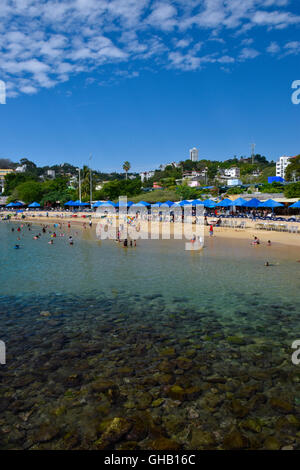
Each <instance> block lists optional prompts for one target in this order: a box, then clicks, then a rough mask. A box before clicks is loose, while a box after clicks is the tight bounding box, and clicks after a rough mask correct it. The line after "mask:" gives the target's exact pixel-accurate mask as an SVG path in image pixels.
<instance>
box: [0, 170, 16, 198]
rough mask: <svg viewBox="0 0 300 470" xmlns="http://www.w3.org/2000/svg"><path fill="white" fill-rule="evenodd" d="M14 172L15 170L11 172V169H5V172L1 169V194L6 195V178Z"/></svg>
mask: <svg viewBox="0 0 300 470" xmlns="http://www.w3.org/2000/svg"><path fill="white" fill-rule="evenodd" d="M14 171H15V170H11V169H5V170H1V169H0V194H1V193H4V181H5V176H6V175H8V174H9V173H13V172H14Z"/></svg>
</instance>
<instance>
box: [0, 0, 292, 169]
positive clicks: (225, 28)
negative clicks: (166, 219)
mask: <svg viewBox="0 0 300 470" xmlns="http://www.w3.org/2000/svg"><path fill="white" fill-rule="evenodd" d="M0 19H1V21H0V48H1V54H0V79H1V80H3V81H4V82H5V83H6V87H7V103H6V105H0V123H1V128H0V157H8V158H11V159H13V160H18V159H19V158H22V157H27V158H29V159H31V160H33V161H36V162H37V163H38V164H40V165H46V164H55V163H62V162H65V161H67V162H70V163H73V164H76V165H83V164H85V163H88V158H89V154H90V153H92V155H93V164H92V166H93V167H94V168H96V169H99V170H103V171H110V170H119V169H120V168H121V166H122V162H123V161H124V160H129V161H130V162H131V164H132V169H133V170H135V171H142V170H144V169H153V168H156V167H158V165H159V164H161V163H167V162H171V161H179V160H182V159H185V158H187V157H188V151H189V148H191V147H193V146H196V147H198V148H199V152H200V157H206V158H209V159H217V160H223V159H226V158H229V157H232V156H234V155H237V156H240V155H249V154H250V146H251V143H252V142H255V143H256V146H257V147H256V150H257V152H258V153H261V154H264V155H266V156H267V157H268V158H269V159H277V158H278V157H279V156H280V155H283V154H287V155H295V154H298V153H300V142H299V129H300V105H298V106H296V105H293V104H292V102H291V95H292V89H291V85H292V82H293V81H294V80H300V67H299V58H300V40H299V38H300V35H299V32H300V5H299V2H298V0H293V1H289V0H227V1H223V0H174V1H170V0H154V1H153V0H110V1H108V0H61V1H57V0H50V1H41V0H40V1H37V0H1V4H0Z"/></svg>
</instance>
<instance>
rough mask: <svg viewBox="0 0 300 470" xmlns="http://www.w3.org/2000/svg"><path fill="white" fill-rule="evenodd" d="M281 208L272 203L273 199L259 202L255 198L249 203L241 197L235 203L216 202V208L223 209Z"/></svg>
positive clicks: (277, 204) (274, 202) (229, 201)
mask: <svg viewBox="0 0 300 470" xmlns="http://www.w3.org/2000/svg"><path fill="white" fill-rule="evenodd" d="M283 206H284V204H281V203H280V202H277V201H274V200H273V199H268V200H267V201H263V202H261V201H259V200H258V199H256V198H253V199H250V201H246V199H243V198H242V197H239V198H238V199H236V200H235V201H232V200H231V199H224V200H223V201H220V202H218V204H216V207H224V208H226V207H227V208H228V207H247V208H253V209H257V208H260V207H266V208H269V209H274V208H275V207H283ZM291 207H292V206H291Z"/></svg>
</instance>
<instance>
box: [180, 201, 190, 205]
mask: <svg viewBox="0 0 300 470" xmlns="http://www.w3.org/2000/svg"><path fill="white" fill-rule="evenodd" d="M178 205H179V206H189V205H191V203H190V202H189V201H186V200H183V201H180V202H179V203H178Z"/></svg>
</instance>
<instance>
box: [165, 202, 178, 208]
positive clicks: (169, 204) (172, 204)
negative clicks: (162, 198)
mask: <svg viewBox="0 0 300 470" xmlns="http://www.w3.org/2000/svg"><path fill="white" fill-rule="evenodd" d="M162 205H164V206H165V205H167V206H169V207H171V206H174V205H176V204H175V202H173V201H166V202H164V203H163V204H162Z"/></svg>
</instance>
